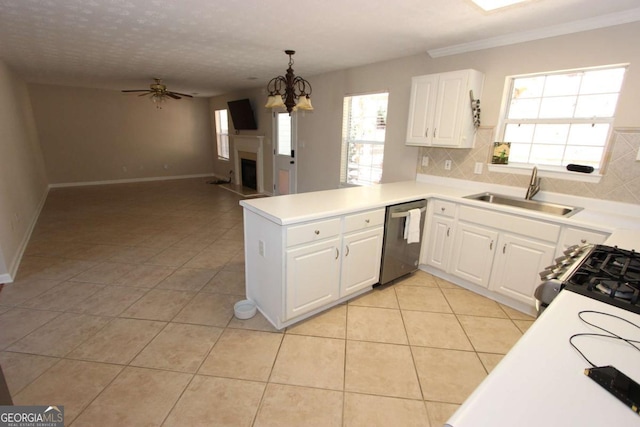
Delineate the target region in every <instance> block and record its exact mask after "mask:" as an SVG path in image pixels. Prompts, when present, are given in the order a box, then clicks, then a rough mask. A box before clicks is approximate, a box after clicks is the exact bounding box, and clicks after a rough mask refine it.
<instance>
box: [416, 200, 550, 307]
mask: <svg viewBox="0 0 640 427" xmlns="http://www.w3.org/2000/svg"><path fill="white" fill-rule="evenodd" d="M444 212H445V210H443V209H442V208H439V209H434V211H433V215H431V217H430V218H429V221H430V226H429V233H430V234H429V236H428V239H429V242H428V243H427V244H426V246H425V249H426V250H427V254H426V255H425V256H424V258H423V259H424V260H425V262H426V264H428V265H430V266H432V267H435V268H438V269H440V270H442V271H444V272H446V273H449V274H451V275H452V276H455V277H457V278H460V279H462V280H463V281H464V282H467V283H469V284H472V285H475V286H480V287H483V288H486V289H487V290H488V291H490V292H495V293H496V294H501V295H504V296H506V297H508V298H510V299H512V300H514V301H518V302H520V303H524V304H526V305H529V306H531V307H533V306H534V305H535V299H534V296H533V293H534V291H535V288H536V286H537V285H538V284H539V283H540V278H539V275H538V273H540V272H541V271H542V270H544V268H545V267H546V266H548V265H550V264H551V263H552V261H553V257H554V254H555V250H556V245H557V242H558V238H559V236H560V226H559V225H558V224H554V223H550V222H546V221H540V220H534V219H530V218H527V217H523V216H518V215H511V214H507V213H502V212H496V211H492V210H490V209H480V208H476V207H471V206H466V205H463V204H460V205H458V206H457V207H456V206H448V207H447V210H446V212H455V217H454V215H451V216H450V217H446V216H443V215H442V214H443V213H444ZM451 236H453V238H452V237H451ZM449 248H450V249H449Z"/></svg>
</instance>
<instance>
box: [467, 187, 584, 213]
mask: <svg viewBox="0 0 640 427" xmlns="http://www.w3.org/2000/svg"><path fill="white" fill-rule="evenodd" d="M464 198H465V199H471V200H479V201H481V202H487V203H493V204H496V205H506V206H513V207H516V208H522V209H528V210H530V211H538V212H543V213H548V214H552V215H558V216H564V217H570V216H571V215H574V214H576V213H578V212H580V211H581V210H582V208H577V207H573V206H564V205H558V204H555V203H548V202H538V201H537V200H525V199H518V198H516V197H510V196H504V195H501V194H495V193H480V194H472V195H470V196H465V197H464Z"/></svg>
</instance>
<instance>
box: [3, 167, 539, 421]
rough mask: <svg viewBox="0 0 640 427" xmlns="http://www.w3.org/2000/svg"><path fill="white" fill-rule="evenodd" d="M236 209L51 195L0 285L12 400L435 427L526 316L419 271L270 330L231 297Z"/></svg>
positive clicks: (116, 412) (163, 194)
mask: <svg viewBox="0 0 640 427" xmlns="http://www.w3.org/2000/svg"><path fill="white" fill-rule="evenodd" d="M239 200H240V197H239V196H237V195H235V194H233V193H232V192H229V191H227V190H225V189H222V188H220V187H219V186H216V185H208V184H206V180H205V179H183V180H175V181H161V182H159V181H156V182H146V183H134V184H116V185H104V186H92V187H74V188H58V189H52V190H51V191H50V193H49V196H48V198H47V200H46V203H45V205H44V207H43V210H42V213H41V215H40V218H39V220H38V222H37V225H36V227H35V229H34V232H33V234H32V236H31V240H30V241H29V243H28V246H27V249H26V251H25V255H24V257H23V259H22V263H21V265H20V269H19V271H18V274H17V279H16V281H15V282H14V283H12V284H7V285H4V287H3V288H2V290H1V291H0V325H1V326H0V365H1V366H2V369H3V371H4V374H5V376H6V378H7V383H8V386H9V390H10V392H11V395H12V398H13V401H14V404H16V405H32V404H33V405H35V404H37V405H63V406H64V411H65V425H67V426H69V425H71V426H73V427H80V426H96V425H100V426H118V427H120V426H139V425H145V426H156V425H157V426H160V425H162V426H178V425H179V426H197V425H202V426H234V427H235V426H302V425H304V426H323V427H324V426H376V425H380V426H389V425H396V426H440V425H442V424H443V423H444V422H445V421H446V420H447V418H448V417H449V416H450V415H451V414H452V413H453V412H454V411H455V410H456V408H457V407H458V406H459V404H460V403H462V402H463V401H464V400H465V398H466V397H467V396H469V394H470V393H471V392H472V391H473V389H474V388H475V387H476V386H477V385H478V384H479V383H480V382H481V381H482V380H483V379H484V377H485V376H486V375H487V373H488V372H490V371H491V369H492V368H493V367H494V366H495V365H496V364H497V363H498V362H499V361H500V359H501V358H502V356H503V355H504V354H505V353H507V352H508V351H509V349H510V348H511V347H512V346H513V344H514V343H515V342H516V341H517V340H518V338H519V337H520V336H521V335H522V333H523V332H524V331H525V330H526V329H527V328H528V327H529V326H530V325H531V323H532V322H533V318H531V317H530V316H527V315H525V314H522V313H520V312H518V311H515V310H512V309H510V308H508V307H505V306H503V305H501V304H498V303H496V302H494V301H492V300H489V299H487V298H484V297H481V296H478V295H476V294H474V293H471V292H468V291H466V290H464V289H462V288H459V287H457V286H455V285H453V284H451V283H448V282H446V281H444V280H441V279H438V278H435V277H434V276H431V275H429V274H427V273H425V272H422V271H418V272H417V273H415V274H413V275H411V276H409V277H407V278H405V279H403V280H398V281H396V282H395V283H393V284H392V285H389V286H383V287H378V288H376V289H374V290H373V291H371V292H369V293H367V294H364V295H363V296H361V297H358V298H357V299H355V300H352V301H350V302H349V303H347V304H342V305H339V306H337V307H335V308H333V309H331V310H328V311H326V312H324V313H321V314H320V315H317V316H315V317H313V318H311V319H308V320H306V321H303V322H301V323H298V324H296V325H294V326H292V327H289V328H286V330H283V331H277V330H275V329H274V328H273V327H272V326H271V325H270V324H269V323H268V322H267V321H266V320H265V319H264V317H262V316H261V315H260V314H259V313H258V314H257V315H256V316H255V317H253V318H252V319H249V320H238V319H236V318H235V317H234V316H233V304H234V303H235V302H237V301H238V300H240V299H243V298H244V261H243V258H244V257H243V230H242V209H241V208H240V206H239V205H238V202H239Z"/></svg>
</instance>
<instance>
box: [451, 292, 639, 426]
mask: <svg viewBox="0 0 640 427" xmlns="http://www.w3.org/2000/svg"><path fill="white" fill-rule="evenodd" d="M581 310H597V311H602V312H606V313H611V314H615V315H617V316H620V317H622V318H624V319H627V320H629V321H631V322H634V323H635V324H636V325H639V326H640V315H637V314H635V313H631V312H629V311H625V310H622V309H620V308H617V307H614V306H611V305H608V304H605V303H602V302H600V301H596V300H594V299H591V298H587V297H584V296H582V295H579V294H576V293H573V292H569V291H562V292H560V294H559V295H558V297H556V299H555V300H554V301H553V302H552V303H551V305H550V306H549V308H548V309H547V310H546V311H545V312H544V313H543V314H542V316H541V317H540V318H539V319H538V320H536V322H535V323H534V324H533V325H532V326H531V328H530V329H529V330H528V331H527V332H526V333H525V334H524V336H523V337H522V338H521V339H520V340H519V341H518V342H517V343H516V345H515V346H514V347H513V348H512V349H511V351H510V352H509V353H508V354H507V355H506V356H505V357H504V359H502V361H501V362H500V363H499V364H498V366H496V368H495V369H494V370H493V371H492V372H491V374H490V375H489V376H488V377H487V378H486V379H485V380H484V381H483V382H482V383H481V384H480V386H478V388H477V389H476V390H475V391H474V392H473V393H472V395H471V396H470V397H469V398H468V399H467V400H466V401H465V403H464V404H463V405H462V406H461V407H460V408H459V409H458V411H456V413H455V414H454V415H453V416H452V418H451V419H449V421H448V422H447V425H450V426H453V427H468V426H472V427H483V426H486V427H503V426H504V427H514V426H518V427H529V426H530V427H539V426H545V427H552V426H581V427H585V426H594V427H595V426H598V427H601V426H616V427H624V426H638V425H640V416H638V415H637V414H635V413H634V412H633V411H632V410H631V409H630V408H628V407H626V406H625V405H624V404H623V403H621V402H620V401H619V400H617V399H616V398H615V397H613V396H612V395H611V394H609V393H608V392H607V391H606V390H605V389H604V388H602V387H601V386H600V385H598V384H597V383H595V382H594V381H593V380H592V379H590V378H589V377H587V376H586V375H585V374H584V369H585V368H587V367H589V366H590V365H589V364H588V363H587V362H586V361H585V360H584V359H583V358H582V357H581V356H580V355H579V354H578V352H577V351H576V350H575V349H573V347H571V346H570V344H569V337H570V336H571V335H573V334H575V333H581V332H595V333H602V332H601V331H598V330H597V329H595V328H593V327H591V326H589V325H587V324H586V323H584V322H583V321H581V320H580V319H579V318H578V312H579V311H581ZM587 316H588V317H587ZM585 318H587V319H588V320H590V321H592V322H594V323H596V324H598V325H602V326H605V327H606V328H607V329H609V330H610V331H612V332H615V333H617V334H618V335H620V336H622V337H625V338H630V339H635V340H640V329H638V328H634V327H632V326H630V325H628V324H626V323H625V322H623V321H621V320H618V319H614V318H610V317H608V316H603V315H599V314H587V315H586V316H585ZM574 343H575V344H576V345H577V346H578V348H580V350H581V351H582V352H583V353H584V354H585V355H586V356H587V357H588V358H589V359H590V360H591V361H592V362H593V363H594V364H596V365H597V366H604V365H613V366H615V367H616V368H617V369H619V370H620V371H622V372H623V373H625V374H626V375H627V376H629V377H630V378H632V379H634V380H635V381H636V382H638V383H640V352H639V351H638V350H636V349H634V348H633V347H631V346H630V345H628V344H626V343H623V342H620V341H617V340H612V339H607V338H598V337H579V338H576V339H575V340H574Z"/></svg>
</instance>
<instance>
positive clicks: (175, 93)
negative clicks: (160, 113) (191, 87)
mask: <svg viewBox="0 0 640 427" xmlns="http://www.w3.org/2000/svg"><path fill="white" fill-rule="evenodd" d="M167 93H172V94H174V95H180V96H186V97H187V98H193V96H191V95H187V94H186V93H180V92H167Z"/></svg>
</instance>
